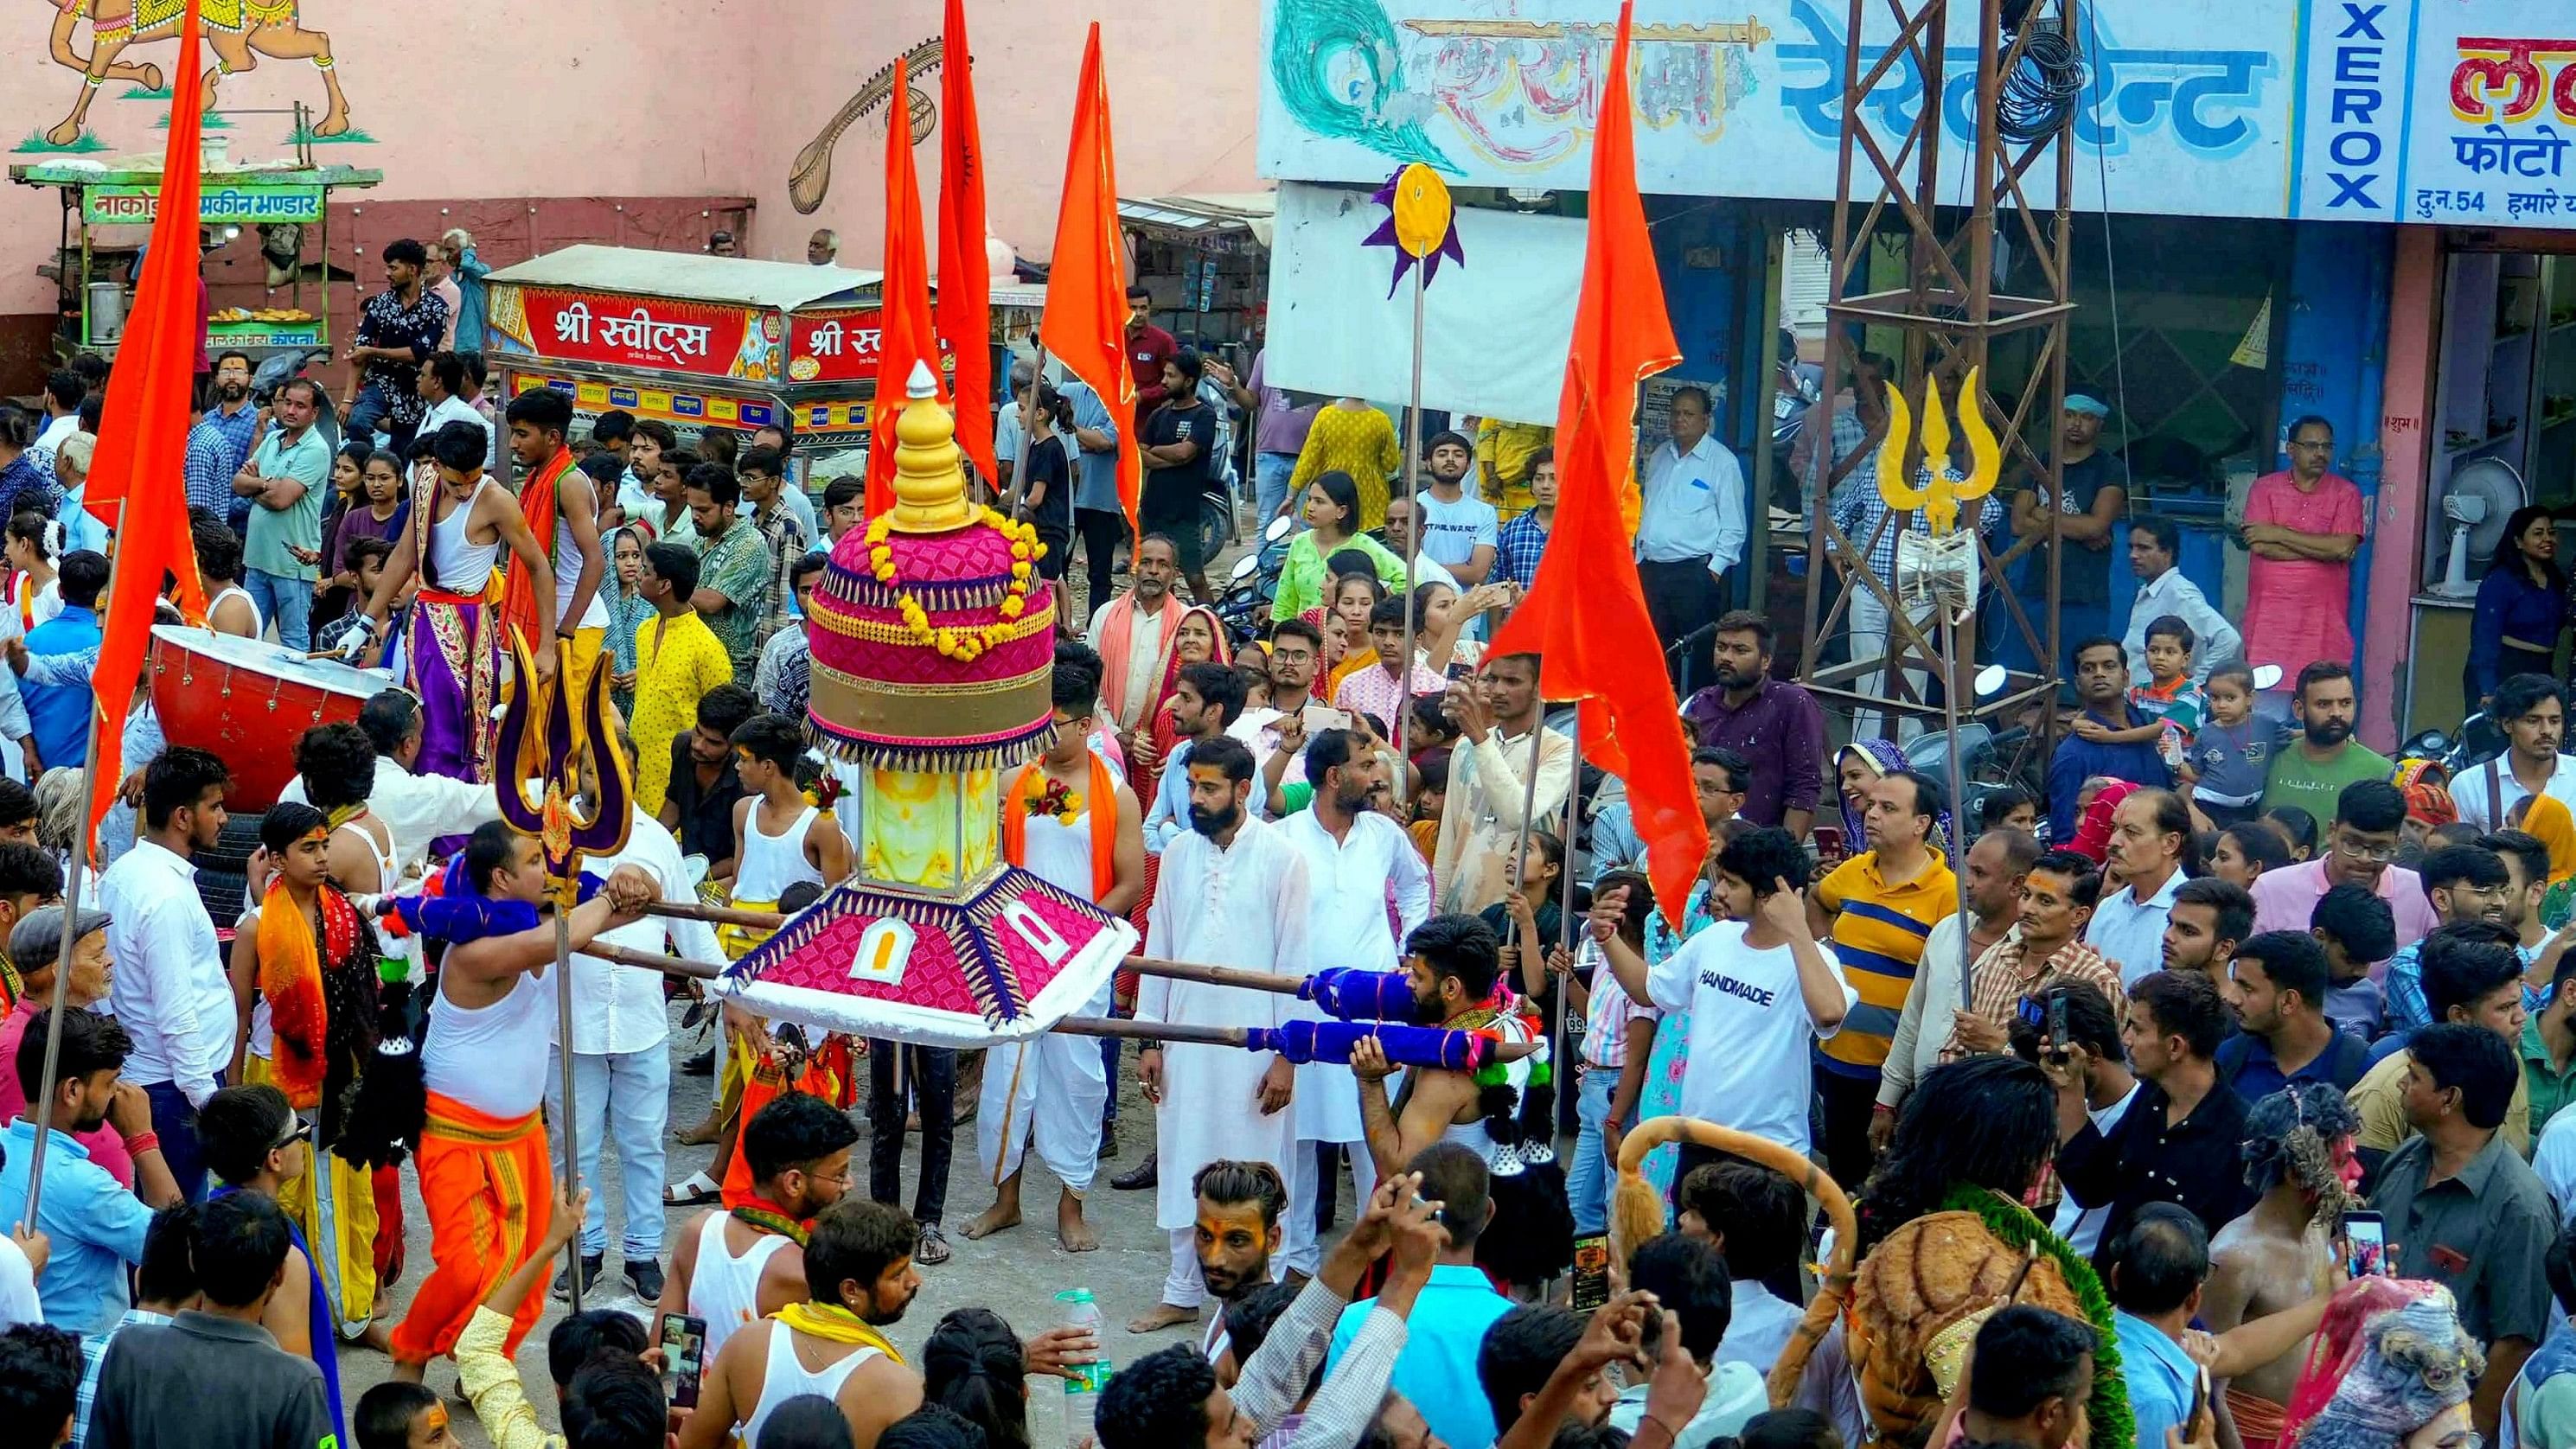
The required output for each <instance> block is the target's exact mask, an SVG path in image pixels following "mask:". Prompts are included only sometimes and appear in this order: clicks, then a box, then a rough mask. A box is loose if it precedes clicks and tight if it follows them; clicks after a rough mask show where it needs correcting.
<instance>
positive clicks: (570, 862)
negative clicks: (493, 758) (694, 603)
mask: <svg viewBox="0 0 2576 1449" xmlns="http://www.w3.org/2000/svg"><path fill="white" fill-rule="evenodd" d="M554 647H555V674H554V678H553V679H550V680H541V679H539V678H537V670H536V660H535V659H534V658H533V657H532V656H531V655H530V654H529V652H528V641H527V638H526V636H524V635H523V634H521V633H520V632H519V631H518V630H516V629H513V630H511V631H510V657H511V659H512V660H513V661H514V662H515V663H516V664H517V666H518V687H517V689H516V691H515V692H513V693H512V695H511V697H510V703H509V706H508V708H507V709H505V710H504V711H503V712H502V715H501V734H500V740H499V743H500V751H501V768H500V770H498V771H496V772H495V779H494V782H493V788H494V789H495V790H497V791H498V792H499V793H500V797H501V818H502V819H503V820H505V821H508V822H509V825H510V828H511V829H512V830H515V831H517V832H519V833H520V834H521V835H532V836H535V837H536V839H537V843H538V845H539V846H541V847H542V848H543V849H544V851H545V862H546V894H547V898H548V899H549V900H550V901H551V902H552V903H553V905H554V909H555V967H554V970H555V1016H556V1022H555V1026H556V1040H557V1041H560V1042H561V1043H562V1044H563V1045H562V1048H561V1050H562V1053H563V1106H564V1110H563V1191H564V1200H565V1201H566V1202H570V1201H572V1199H573V1196H574V1193H575V1192H576V1190H577V1187H578V1182H579V1166H578V1165H579V1163H580V1161H581V1140H580V1128H579V1126H578V1125H577V1124H578V1123H579V1122H580V1120H581V1118H580V1114H579V1113H578V1112H577V1111H576V1110H575V1108H574V1106H573V1066H572V909H573V907H574V906H576V905H578V904H579V903H580V899H581V864H582V858H583V857H584V856H585V855H614V854H616V853H617V852H618V851H621V850H624V849H625V848H626V832H627V829H628V827H629V826H630V825H631V824H632V823H633V812H632V808H631V804H630V802H631V801H632V800H633V798H634V786H633V783H632V782H631V781H630V780H629V778H628V776H627V771H626V752H625V751H624V750H622V749H620V748H618V745H617V733H616V727H615V725H614V723H613V722H612V720H611V717H610V714H609V708H608V671H607V670H605V669H602V668H598V667H596V666H594V667H593V668H592V669H591V671H590V677H589V679H588V680H587V681H586V683H587V686H588V687H587V688H586V689H585V690H584V691H583V696H582V699H581V701H580V706H579V709H578V710H576V709H575V706H574V701H573V698H572V691H571V689H569V688H568V687H566V681H568V680H570V679H571V677H572V645H571V644H570V643H569V642H567V641H565V640H562V639H557V640H555V641H554ZM585 760H587V761H588V762H589V764H590V766H591V768H592V772H593V774H594V775H595V776H596V778H597V780H598V788H597V789H596V790H595V791H592V792H591V793H590V797H589V798H588V799H587V801H586V803H587V805H588V807H589V808H588V811H587V813H585V812H583V811H581V810H576V809H575V808H573V797H574V796H575V795H576V794H580V793H581V767H582V764H583V762H584V761H585ZM531 786H534V787H535V789H536V791H537V793H536V795H535V797H534V798H531V797H530V795H529V793H528V792H529V789H530V787H531ZM564 1251H565V1253H566V1254H567V1255H568V1256H569V1258H570V1263H569V1270H570V1275H571V1276H570V1281H571V1283H572V1311H573V1312H575V1313H579V1312H580V1311H581V1290H582V1281H581V1240H580V1237H579V1235H575V1237H574V1238H573V1240H572V1242H571V1243H569V1244H568V1245H566V1247H565V1250H564Z"/></svg>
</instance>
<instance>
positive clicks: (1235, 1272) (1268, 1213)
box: [1190, 1158, 1311, 1363]
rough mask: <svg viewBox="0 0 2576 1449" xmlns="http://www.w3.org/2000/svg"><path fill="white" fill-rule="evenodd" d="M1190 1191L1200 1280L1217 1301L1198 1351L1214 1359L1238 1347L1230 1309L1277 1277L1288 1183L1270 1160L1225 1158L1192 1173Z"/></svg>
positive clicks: (1209, 1294)
mask: <svg viewBox="0 0 2576 1449" xmlns="http://www.w3.org/2000/svg"><path fill="white" fill-rule="evenodd" d="M1190 1191H1191V1193H1192V1194H1194V1195H1195V1196H1196V1197H1197V1199H1198V1204H1197V1213H1198V1222H1197V1223H1196V1225H1195V1226H1193V1227H1192V1229H1191V1231H1192V1232H1193V1233H1194V1234H1195V1235H1196V1236H1197V1240H1198V1257H1199V1281H1200V1282H1201V1283H1202V1284H1204V1285H1205V1286H1206V1288H1207V1291H1208V1296H1210V1297H1212V1298H1214V1299H1215V1300H1216V1301H1217V1311H1216V1312H1215V1313H1213V1314H1210V1315H1209V1316H1208V1326H1207V1330H1206V1331H1205V1332H1203V1333H1201V1334H1200V1335H1199V1352H1201V1353H1203V1354H1206V1355H1207V1361H1208V1362H1209V1363H1215V1362H1216V1361H1217V1360H1218V1359H1220V1358H1223V1357H1224V1356H1225V1354H1226V1351H1227V1350H1228V1349H1230V1348H1232V1347H1233V1342H1232V1340H1231V1338H1230V1337H1229V1336H1228V1335H1227V1333H1226V1330H1225V1310H1226V1309H1227V1308H1228V1307H1230V1306H1231V1305H1233V1304H1234V1303H1236V1302H1239V1301H1240V1300H1242V1299H1244V1298H1247V1297H1250V1296H1251V1295H1252V1294H1254V1293H1257V1292H1259V1291H1261V1290H1262V1289H1264V1288H1267V1287H1269V1286H1270V1285H1271V1283H1272V1282H1273V1281H1274V1278H1275V1274H1274V1271H1273V1269H1272V1267H1271V1260H1272V1259H1273V1258H1274V1257H1275V1256H1277V1255H1278V1253H1279V1250H1280V1245H1281V1242H1282V1241H1283V1235H1284V1232H1285V1224H1283V1223H1281V1222H1280V1220H1279V1219H1280V1215H1281V1213H1282V1212H1283V1211H1284V1210H1285V1209H1286V1208H1287V1206H1288V1188H1287V1185H1286V1184H1285V1183H1283V1182H1281V1181H1280V1180H1279V1169H1278V1168H1275V1167H1273V1166H1271V1165H1270V1164H1269V1163H1267V1162H1234V1161H1230V1160H1227V1159H1224V1158H1220V1159H1218V1160H1217V1161H1215V1162H1211V1163H1209V1164H1208V1165H1207V1166H1205V1167H1202V1168H1200V1169H1199V1170H1198V1172H1197V1173H1196V1174H1194V1175H1193V1176H1192V1177H1191V1178H1190ZM1310 1276H1311V1275H1310Z"/></svg>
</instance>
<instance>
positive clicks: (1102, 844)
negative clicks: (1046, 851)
mask: <svg viewBox="0 0 2576 1449" xmlns="http://www.w3.org/2000/svg"><path fill="white" fill-rule="evenodd" d="M1082 755H1083V758H1084V759H1086V760H1089V761H1090V762H1091V798H1090V799H1089V800H1086V801H1084V802H1083V806H1084V809H1085V810H1086V811H1087V812H1088V813H1089V816H1090V819H1091V899H1092V900H1093V901H1094V902H1095V903H1096V902H1099V901H1102V900H1105V899H1107V898H1108V895H1109V888H1110V887H1111V886H1114V885H1116V884H1118V785H1117V782H1116V781H1114V780H1112V779H1111V778H1110V775H1109V765H1108V762H1107V761H1104V760H1102V759H1101V758H1100V752H1099V751H1097V750H1093V749H1088V748H1086V749H1084V750H1083V752H1082ZM1046 787H1047V773H1046V771H1045V770H1044V769H1042V768H1040V767H1039V766H1038V765H1036V764H1035V763H1031V764H1027V765H1023V766H1021V767H1020V773H1019V776H1018V777H1017V778H1016V779H1014V780H1012V781H1011V797H1010V803H1009V804H1008V805H1005V806H1003V807H1002V858H1003V859H1004V860H1007V861H1009V862H1010V863H1011V864H1013V865H1016V866H1018V867H1020V868H1021V869H1022V870H1026V869H1028V865H1029V806H1030V805H1032V804H1034V803H1035V802H1036V801H1038V800H1039V799H1040V798H1042V797H1043V796H1044V795H1045V794H1046Z"/></svg>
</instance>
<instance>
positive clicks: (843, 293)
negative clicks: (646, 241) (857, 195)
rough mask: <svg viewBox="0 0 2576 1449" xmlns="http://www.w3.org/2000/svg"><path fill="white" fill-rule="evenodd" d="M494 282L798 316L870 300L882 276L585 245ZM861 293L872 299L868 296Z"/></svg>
mask: <svg viewBox="0 0 2576 1449" xmlns="http://www.w3.org/2000/svg"><path fill="white" fill-rule="evenodd" d="M490 280H491V281H493V282H518V283H522V284H525V285H528V286H532V287H563V288H570V289H576V290H581V291H596V292H624V293H628V294H630V295H634V296H640V297H677V298H684V299H686V300H689V301H693V302H730V303H739V304H741V305H744V306H748V307H774V308H777V309H778V310H780V311H785V312H793V311H795V310H797V309H799V308H802V307H811V306H814V305H816V304H818V303H822V302H830V301H840V300H848V301H852V302H872V301H874V300H875V295H874V294H875V289H876V286H877V284H878V283H879V282H881V281H883V280H884V274H883V273H880V272H869V271H860V270H858V269H856V268H851V267H817V266H812V265H809V264H807V263H804V262H764V261H754V260H752V259H751V258H748V257H713V256H705V255H702V254H700V253H697V252H661V251H653V250H651V249H649V248H645V247H603V246H588V245H585V246H572V247H565V248H563V249H562V250H560V251H552V252H548V253H546V254H545V255H544V256H541V257H531V258H529V259H528V260H527V261H524V262H521V263H519V264H518V265H517V266H515V267H504V268H502V269H501V270H499V271H497V272H494V273H493V274H492V275H491V278H490ZM861 293H866V294H868V295H866V296H864V297H863V296H860V295H859V294H861Z"/></svg>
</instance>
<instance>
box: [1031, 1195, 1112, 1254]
mask: <svg viewBox="0 0 2576 1449" xmlns="http://www.w3.org/2000/svg"><path fill="white" fill-rule="evenodd" d="M1011 1220H1012V1221H1013V1222H1017V1221H1019V1215H1018V1214H1016V1213H1014V1214H1013V1215H1012V1218H1011ZM1055 1240H1056V1242H1058V1243H1059V1244H1061V1245H1063V1247H1064V1250H1065V1251H1066V1252H1068V1253H1088V1252H1091V1251H1093V1250H1094V1249H1096V1248H1098V1247H1099V1246H1100V1238H1099V1237H1098V1235H1096V1234H1094V1233H1093V1232H1092V1231H1091V1224H1089V1223H1086V1222H1084V1221H1083V1220H1082V1199H1081V1198H1079V1197H1076V1196H1074V1194H1073V1192H1072V1191H1071V1190H1070V1189H1068V1190H1066V1192H1065V1194H1064V1195H1063V1196H1062V1197H1059V1198H1057V1199H1056V1200H1055Z"/></svg>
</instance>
